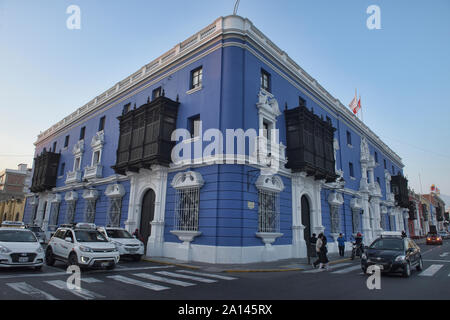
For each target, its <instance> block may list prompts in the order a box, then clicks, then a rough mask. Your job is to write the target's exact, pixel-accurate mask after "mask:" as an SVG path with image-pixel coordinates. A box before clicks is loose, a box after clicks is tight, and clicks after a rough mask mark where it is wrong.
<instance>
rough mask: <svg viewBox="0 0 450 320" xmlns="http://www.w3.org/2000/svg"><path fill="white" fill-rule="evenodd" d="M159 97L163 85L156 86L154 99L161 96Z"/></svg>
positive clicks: (153, 93)
mask: <svg viewBox="0 0 450 320" xmlns="http://www.w3.org/2000/svg"><path fill="white" fill-rule="evenodd" d="M159 97H161V87H159V88H156V89H155V90H153V92H152V100H155V99H156V98H159Z"/></svg>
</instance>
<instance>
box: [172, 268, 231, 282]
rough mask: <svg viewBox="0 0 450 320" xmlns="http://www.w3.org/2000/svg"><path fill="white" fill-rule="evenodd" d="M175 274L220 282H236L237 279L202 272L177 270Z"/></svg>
mask: <svg viewBox="0 0 450 320" xmlns="http://www.w3.org/2000/svg"><path fill="white" fill-rule="evenodd" d="M177 272H182V273H188V274H193V275H194V276H205V277H211V278H216V279H221V280H236V279H237V278H233V277H227V276H221V275H218V274H211V273H202V272H196V271H190V270H177Z"/></svg>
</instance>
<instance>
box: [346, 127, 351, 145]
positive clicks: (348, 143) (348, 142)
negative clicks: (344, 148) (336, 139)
mask: <svg viewBox="0 0 450 320" xmlns="http://www.w3.org/2000/svg"><path fill="white" fill-rule="evenodd" d="M347 145H349V146H351V145H352V134H351V133H350V131H347Z"/></svg>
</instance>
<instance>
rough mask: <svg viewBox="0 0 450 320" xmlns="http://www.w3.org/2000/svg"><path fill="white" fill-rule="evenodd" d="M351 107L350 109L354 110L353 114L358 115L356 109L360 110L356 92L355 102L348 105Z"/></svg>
mask: <svg viewBox="0 0 450 320" xmlns="http://www.w3.org/2000/svg"><path fill="white" fill-rule="evenodd" d="M348 106H349V107H350V109H352V111H353V113H354V114H356V112H357V111H356V109H357V108H358V98H357V96H356V92H355V97H354V98H353V100H352V101H351V102H350V104H349V105H348Z"/></svg>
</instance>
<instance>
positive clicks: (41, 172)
mask: <svg viewBox="0 0 450 320" xmlns="http://www.w3.org/2000/svg"><path fill="white" fill-rule="evenodd" d="M60 157H61V154H59V153H54V152H47V151H44V152H42V153H41V154H40V155H39V156H37V157H36V158H34V173H33V178H32V180H31V187H30V190H31V192H42V191H46V190H51V189H52V188H54V187H56V178H57V173H58V165H59V158H60Z"/></svg>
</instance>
